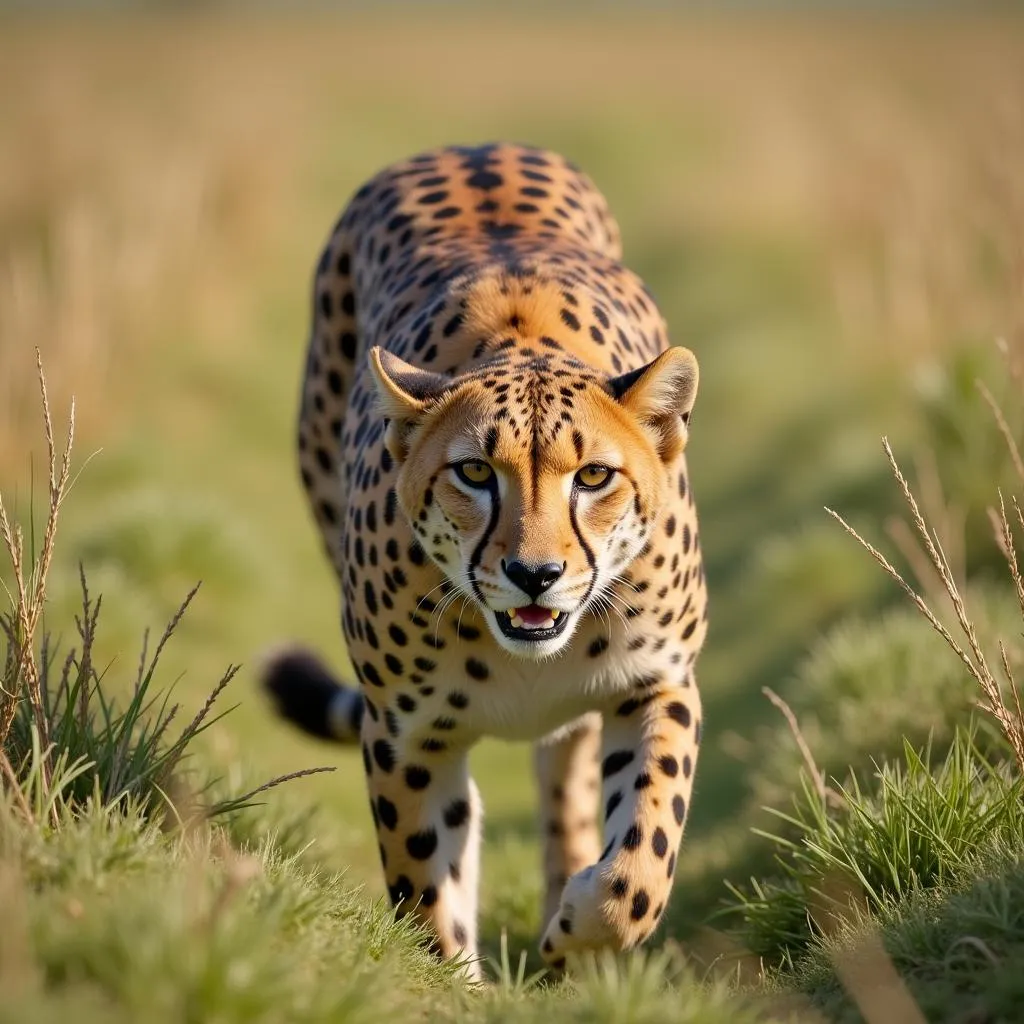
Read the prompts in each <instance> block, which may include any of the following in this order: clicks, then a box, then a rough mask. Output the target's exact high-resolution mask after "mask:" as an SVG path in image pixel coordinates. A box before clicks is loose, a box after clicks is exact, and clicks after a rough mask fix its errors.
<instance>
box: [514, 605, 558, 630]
mask: <svg viewBox="0 0 1024 1024" xmlns="http://www.w3.org/2000/svg"><path fill="white" fill-rule="evenodd" d="M516 614H517V615H518V616H519V618H521V619H522V620H523V622H525V623H527V625H530V626H539V625H541V624H542V623H544V622H547V621H548V619H550V618H551V612H550V611H549V610H548V609H547V608H541V607H540V606H539V605H536V604H528V605H527V606H526V607H525V608H517V609H516Z"/></svg>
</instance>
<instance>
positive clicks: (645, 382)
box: [608, 348, 699, 461]
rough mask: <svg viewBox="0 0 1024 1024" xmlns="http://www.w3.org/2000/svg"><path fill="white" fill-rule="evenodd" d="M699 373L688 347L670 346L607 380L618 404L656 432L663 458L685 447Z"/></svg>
mask: <svg viewBox="0 0 1024 1024" xmlns="http://www.w3.org/2000/svg"><path fill="white" fill-rule="evenodd" d="M698 376H699V374H698V371H697V357H696V356H695V355H694V354H693V353H692V352H691V351H690V350H689V349H688V348H670V349H668V350H666V351H665V352H662V353H661V355H660V356H658V357H657V358H656V359H654V360H652V361H651V362H649V363H648V364H647V365H646V366H641V367H640V369H639V370H632V371H630V372H629V373H624V374H622V376H621V377H612V379H611V380H610V381H609V382H608V383H609V384H610V386H611V389H612V394H614V395H615V397H616V398H617V399H618V400H619V404H620V405H621V406H622V407H623V408H624V409H627V410H628V411H629V412H631V413H632V414H633V415H634V416H635V417H636V418H637V419H638V420H639V421H640V422H641V423H642V424H643V425H644V426H645V427H648V428H649V429H652V430H653V431H654V432H655V434H656V436H657V439H658V450H659V452H660V454H661V456H662V458H663V459H665V460H666V461H670V460H671V459H673V458H675V456H676V455H678V454H679V452H681V451H682V450H683V448H684V447H685V446H686V440H687V436H688V428H689V423H690V412H691V410H692V409H693V403H694V400H695V399H696V397H697V379H698Z"/></svg>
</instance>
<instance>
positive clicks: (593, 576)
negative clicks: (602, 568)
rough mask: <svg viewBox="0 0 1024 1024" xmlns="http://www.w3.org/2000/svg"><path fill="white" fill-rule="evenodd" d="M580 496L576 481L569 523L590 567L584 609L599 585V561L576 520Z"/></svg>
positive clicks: (571, 500)
mask: <svg viewBox="0 0 1024 1024" xmlns="http://www.w3.org/2000/svg"><path fill="white" fill-rule="evenodd" d="M579 495H580V489H579V485H578V484H577V483H576V482H575V480H574V481H573V485H572V491H571V492H570V493H569V523H570V524H571V525H572V532H573V533H574V534H575V535H576V539H577V540H578V541H579V542H580V547H581V548H583V554H584V555H586V558H587V565H588V566H589V567H590V582H589V583H588V584H587V592H586V593H585V594H584V595H583V598H582V599H581V600H580V607H581V608H582V607H583V606H584V605H585V604H586V603H587V601H588V600H590V595H591V594H592V593H593V592H594V587H595V586H596V584H597V560H596V559H595V558H594V552H593V551H592V550H591V548H590V545H589V544H588V543H587V542H586V541H585V540H584V539H583V534H582V532H581V531H580V524H579V521H578V520H577V518H576V501H577V499H578V498H579Z"/></svg>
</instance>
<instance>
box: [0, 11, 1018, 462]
mask: <svg viewBox="0 0 1024 1024" xmlns="http://www.w3.org/2000/svg"><path fill="white" fill-rule="evenodd" d="M1022 97H1024V33H1022V32H1021V31H1019V26H1018V24H1017V23H1016V22H1015V21H1010V22H1006V21H998V20H986V19H984V18H973V19H968V20H963V19H953V18H933V19H930V20H926V21H915V20H913V19H907V20H901V19H889V20H887V21H871V20H865V19H854V18H847V19H845V20H844V19H841V18H839V17H834V18H831V19H825V18H822V19H818V20H817V21H807V20H806V19H804V20H793V19H780V18H775V19H774V20H770V19H766V18H761V19H749V18H748V19H727V18H718V19H714V18H703V19H701V18H691V19H689V20H683V19H679V18H673V17H670V16H669V15H666V14H664V13H653V12H648V13H635V14H633V15H631V16H630V17H628V18H623V17H622V16H616V15H613V14H608V13H604V14H600V15H592V16H589V17H588V18H587V19H586V20H585V22H584V23H582V24H581V19H580V18H579V16H576V17H573V16H572V15H571V14H569V13H567V12H558V13H545V14H541V13H539V12H537V13H534V14H533V15H526V14H519V15H515V16H513V15H501V16H499V15H497V14H494V13H491V14H487V15H482V14H481V15H477V16H473V17H470V16H466V15H465V14H463V15H458V14H448V15H438V14H434V15H429V14H427V13H418V14H417V13H413V12H408V11H403V12H402V13H401V15H400V16H399V15H395V16H394V17H387V18H384V17H378V18H374V17H372V16H369V15H366V14H361V15H352V14H347V15H340V14H339V15H336V16H317V17H312V16H311V17H306V18H302V19H299V18H275V17H271V16H261V17H254V16H243V15H239V14H234V15H231V16H219V17H213V16H206V17H204V16H200V15H191V16H187V17H170V16H166V15H165V16H163V17H158V18H157V17H152V18H141V17H134V18H133V17H123V18H122V17H117V16H113V15H111V16H108V17H107V18H104V19H100V20H98V21H83V20H80V19H79V20H76V19H74V18H71V19H69V18H67V17H62V18H61V19H60V20H58V19H56V18H35V19H22V20H12V19H8V20H7V21H6V23H5V24H4V31H3V32H0V125H2V128H0V465H3V466H7V467H10V466H11V465H12V462H11V460H12V458H13V459H15V460H16V461H18V463H19V464H20V465H24V462H23V461H21V460H20V454H19V453H20V450H21V449H22V447H23V446H25V445H26V444H28V443H29V441H28V438H30V437H31V436H32V434H31V427H30V428H29V432H28V433H27V434H26V431H25V426H26V421H29V422H30V419H31V418H30V417H29V416H27V413H28V411H29V410H30V409H31V399H30V397H29V395H28V392H29V390H30V389H29V387H28V386H27V385H29V384H30V383H31V381H32V379H33V368H32V364H33V361H34V356H33V355H32V353H33V350H34V347H35V346H36V345H38V346H39V347H40V348H41V349H42V350H43V354H44V358H45V359H46V362H47V366H48V367H50V368H51V371H50V372H51V378H52V379H51V384H52V386H53V390H54V394H55V399H56V402H57V405H58V407H63V404H64V402H65V400H66V397H67V395H68V394H69V393H70V392H71V391H72V390H74V391H76V392H77V393H78V395H79V397H80V398H81V399H82V401H81V402H80V407H81V408H82V410H83V415H84V421H83V424H82V426H83V436H84V437H85V438H86V439H87V443H88V440H90V439H94V438H97V439H102V436H103V430H102V429H100V425H101V423H105V424H107V426H108V427H109V425H110V423H111V421H114V422H116V410H117V408H118V406H119V396H123V388H122V386H123V384H124V383H125V382H126V381H127V382H128V383H129V384H130V385H133V384H134V383H135V381H136V379H137V378H136V377H135V374H136V373H138V372H140V371H141V370H142V369H143V368H145V367H147V366H151V365H152V359H150V358H148V357H147V353H148V352H150V351H151V350H153V349H154V348H157V347H159V346H167V345H168V344H169V343H172V342H173V343H177V342H178V340H179V339H180V338H182V337H194V336H196V335H197V334H198V335H204V336H206V337H216V338H218V339H220V340H219V342H218V343H220V344H225V345H227V344H231V343H230V342H229V341H228V339H229V338H231V337H234V338H236V339H237V337H238V335H239V334H240V333H241V332H240V329H239V325H240V323H242V322H244V319H245V316H246V315H247V314H251V311H252V293H253V288H254V282H255V281H256V279H257V272H258V271H262V272H266V271H268V269H269V270H270V271H271V272H272V270H273V268H274V266H275V262H274V260H275V246H281V247H283V249H284V250H285V251H288V252H294V251H296V250H295V248H294V246H296V245H297V244H298V242H297V239H299V238H300V237H301V235H300V233H299V228H303V229H306V230H307V231H308V223H309V222H308V221H303V220H302V216H303V214H304V213H305V214H307V215H308V213H309V205H308V203H306V202H305V200H304V196H303V189H304V188H308V186H309V183H310V168H311V167H313V166H314V165H317V164H318V163H322V162H323V161H324V160H325V155H326V154H328V153H331V154H332V156H331V163H332V165H333V173H335V174H337V175H338V176H339V177H340V178H341V179H342V180H339V182H338V187H337V192H336V200H335V201H336V202H339V203H340V201H341V200H342V198H343V195H344V193H345V192H346V191H347V190H348V189H349V188H350V187H351V186H352V185H353V184H354V183H355V181H356V180H357V178H358V176H361V175H362V174H364V173H366V172H367V171H369V170H370V169H372V167H373V166H374V165H375V164H376V163H377V162H379V161H381V160H384V159H387V158H389V157H391V156H393V155H396V153H395V151H394V150H393V148H392V142H391V139H392V138H393V136H394V131H393V126H394V125H395V124H399V125H400V124H402V123H407V124H408V126H409V127H408V132H407V133H406V134H407V136H408V140H409V142H408V145H409V147H415V146H418V145H422V144H430V143H432V142H436V141H439V140H441V139H445V138H448V137H450V136H455V135H457V134H458V132H459V131H461V130H463V129H464V127H465V126H467V125H478V124H487V123H493V124H496V125H502V124H508V123H509V122H510V121H517V122H518V123H520V124H521V125H523V127H524V129H525V130H526V131H528V130H529V125H530V123H531V117H533V116H534V115H536V117H537V119H538V123H540V119H541V117H543V118H544V119H545V121H550V120H551V119H552V117H553V118H554V119H555V121H556V122H559V123H562V124H563V125H564V126H565V127H566V129H567V131H568V132H570V133H571V131H572V130H573V128H574V126H577V125H582V126H584V128H585V129H586V131H588V132H590V133H591V134H593V133H600V132H601V131H602V125H603V124H605V123H607V124H608V125H609V126H611V125H614V127H609V129H608V130H609V131H616V132H618V133H619V136H620V138H619V145H620V147H621V156H620V157H619V159H620V160H621V161H623V162H624V163H628V162H629V161H631V160H632V159H634V158H635V156H636V155H637V154H639V156H640V158H641V159H643V161H644V165H643V167H642V169H638V170H637V171H636V172H635V174H636V177H637V179H639V178H640V177H641V176H642V179H643V181H644V189H643V194H641V195H639V196H637V197H636V201H635V214H634V221H635V222H636V223H639V225H640V227H641V229H643V228H644V227H645V226H646V227H648V228H650V229H652V230H654V229H656V230H657V232H658V233H660V234H665V233H672V232H686V231H689V230H692V229H693V228H694V226H695V225H700V226H701V227H706V228H708V229H710V230H713V231H719V232H721V233H722V234H723V235H728V234H729V233H734V232H737V231H744V232H751V231H757V230H759V229H766V228H769V227H771V228H776V229H777V228H780V227H781V228H782V229H783V230H784V231H785V232H786V233H788V234H789V235H790V236H792V237H793V238H794V239H798V240H800V241H801V243H802V244H806V245H808V246H810V247H811V248H812V249H813V251H814V252H815V254H816V255H817V257H818V258H819V260H820V264H821V266H822V267H823V268H824V270H825V274H826V280H827V281H829V282H830V286H831V288H832V291H833V295H832V296H831V299H830V300H831V301H834V302H835V303H836V305H837V308H838V312H839V322H840V323H841V325H842V327H843V328H844V333H845V334H846V336H847V337H848V339H849V340H851V342H852V343H854V344H856V345H858V346H860V347H863V348H864V350H865V352H866V353H869V354H870V355H872V356H875V355H883V356H888V355H889V354H891V350H893V349H896V348H899V349H902V350H907V351H912V352H913V353H914V354H915V357H916V356H917V355H919V354H920V353H921V352H922V351H927V350H928V349H929V348H930V347H931V346H934V345H935V344H938V343H940V342H942V343H945V342H946V341H947V340H948V339H950V338H956V337H960V336H964V335H969V336H971V337H977V336H979V335H982V336H984V335H985V334H986V333H987V334H990V335H993V336H994V335H995V334H1004V335H1009V336H1010V337H1011V339H1013V340H1016V339H1017V338H1018V337H1019V334H1020V332H1021V329H1022V320H1021V308H1020V307H1021V303H1020V301H1019V300H1020V293H1021V280H1022V278H1021V273H1022V270H1021V268H1022V260H1021V241H1020V240H1021V238H1024V184H1022V183H1021V179H1020V175H1019V173H1017V169H1019V167H1020V166H1022V165H1024V106H1022ZM634 111H635V117H634V116H633V112H634ZM542 112H543V114H542ZM652 132H655V133H657V135H660V138H659V137H657V135H655V136H654V137H652ZM705 144H706V146H707V147H709V148H710V150H711V151H712V152H713V153H714V159H713V160H703V161H702V160H701V159H699V158H696V159H695V158H694V157H693V150H694V147H695V146H696V147H698V148H699V147H700V146H701V145H705ZM641 172H642V173H641ZM324 223H326V222H324ZM318 230H323V229H322V228H320V229H318ZM634 237H635V232H634ZM307 250H308V246H307V248H306V249H301V250H298V251H300V252H306V251H307ZM823 342H824V343H827V340H825V339H823ZM126 371H127V372H126ZM94 428H95V429H94Z"/></svg>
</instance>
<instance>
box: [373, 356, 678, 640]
mask: <svg viewBox="0 0 1024 1024" xmlns="http://www.w3.org/2000/svg"><path fill="white" fill-rule="evenodd" d="M370 359H371V366H372V367H373V371H374V375H375V378H376V382H377V386H378V390H379V392H380V396H381V401H382V406H383V411H384V413H385V415H387V416H388V418H389V420H390V425H389V428H388V435H387V444H388V449H389V451H390V452H391V454H392V456H393V457H394V458H395V460H396V461H397V462H398V464H399V476H398V483H397V492H398V498H399V503H400V505H401V507H402V509H403V510H404V512H405V514H406V516H407V517H408V519H409V522H410V523H411V525H412V528H413V531H414V532H415V534H416V537H417V539H418V541H419V543H420V545H421V546H422V547H423V549H424V551H426V553H427V554H428V555H429V556H430V557H431V559H432V560H433V561H434V562H435V563H436V564H437V565H438V566H439V568H440V569H441V570H442V571H443V572H444V573H445V575H446V576H447V579H448V580H449V581H450V583H451V585H452V590H451V594H452V600H456V599H457V597H458V596H461V597H463V598H465V599H467V600H469V601H472V602H474V603H475V604H476V605H477V606H478V607H479V608H480V609H481V610H482V612H483V614H484V617H485V619H486V620H487V623H488V626H489V627H490V629H491V632H492V633H493V635H494V636H495V638H496V639H497V641H498V642H499V643H500V644H501V646H502V647H504V648H505V649H506V650H508V651H511V652H512V653H513V654H517V655H519V656H521V657H525V658H542V657H547V656H550V655H553V654H556V653H557V652H558V651H560V650H561V649H562V648H564V647H565V645H566V644H567V643H568V642H569V640H570V638H571V637H572V634H573V632H574V629H575V627H576V625H577V623H578V622H579V619H580V617H581V616H582V615H583V614H585V613H586V612H588V611H595V612H599V613H602V614H612V615H615V614H619V615H622V614H624V613H625V611H626V609H625V608H624V607H622V598H621V597H619V596H617V595H613V594H612V593H610V586H611V584H613V583H614V582H615V581H616V580H617V579H619V578H620V576H621V574H622V573H623V572H624V571H625V570H626V569H627V568H628V566H629V564H630V563H631V562H632V561H633V559H635V558H636V556H637V554H638V553H639V552H640V551H641V550H642V549H643V547H644V545H645V544H646V542H647V540H648V538H649V536H650V534H651V532H652V530H653V529H654V526H655V524H656V522H657V519H658V515H659V513H660V511H661V508H662V506H663V504H664V502H665V499H666V496H667V493H668V490H667V488H668V481H669V470H668V466H669V464H671V463H672V462H673V461H674V460H675V459H676V458H677V456H678V455H679V453H680V452H681V451H682V449H683V447H684V446H685V443H686V434H687V426H686V424H687V421H688V419H689V414H690V410H691V408H692V406H693V400H694V397H695V394H696V388H697V363H696V360H695V359H694V357H693V355H692V353H690V352H689V351H687V350H685V349H670V350H669V351H667V352H664V353H662V355H660V356H659V357H658V358H657V359H655V360H654V361H653V362H652V363H650V364H648V365H647V366H646V367H643V368H641V369H640V370H636V371H633V372H632V373H629V374H626V375H624V376H622V377H617V378H612V379H610V380H609V379H608V378H605V377H601V376H600V375H598V374H596V373H594V372H592V371H591V370H589V369H587V368H585V367H583V366H581V365H580V364H578V363H575V362H574V361H572V360H569V359H567V358H566V357H555V356H547V355H544V356H532V357H529V358H523V359H519V360H518V361H507V360H495V361H494V362H492V363H490V364H488V365H487V366H486V367H484V368H481V369H480V370H477V371H474V372H473V373H471V374H467V375H466V376H464V377H459V378H455V379H449V378H447V377H443V376H440V375H437V374H431V373H427V372H425V371H422V370H419V369H417V368H415V367H413V366H411V365H409V364H408V363H405V362H403V361H402V360H401V359H398V358H397V357H395V356H392V355H390V354H388V353H387V352H385V351H383V350H381V349H374V350H373V351H372V352H371V353H370Z"/></svg>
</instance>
